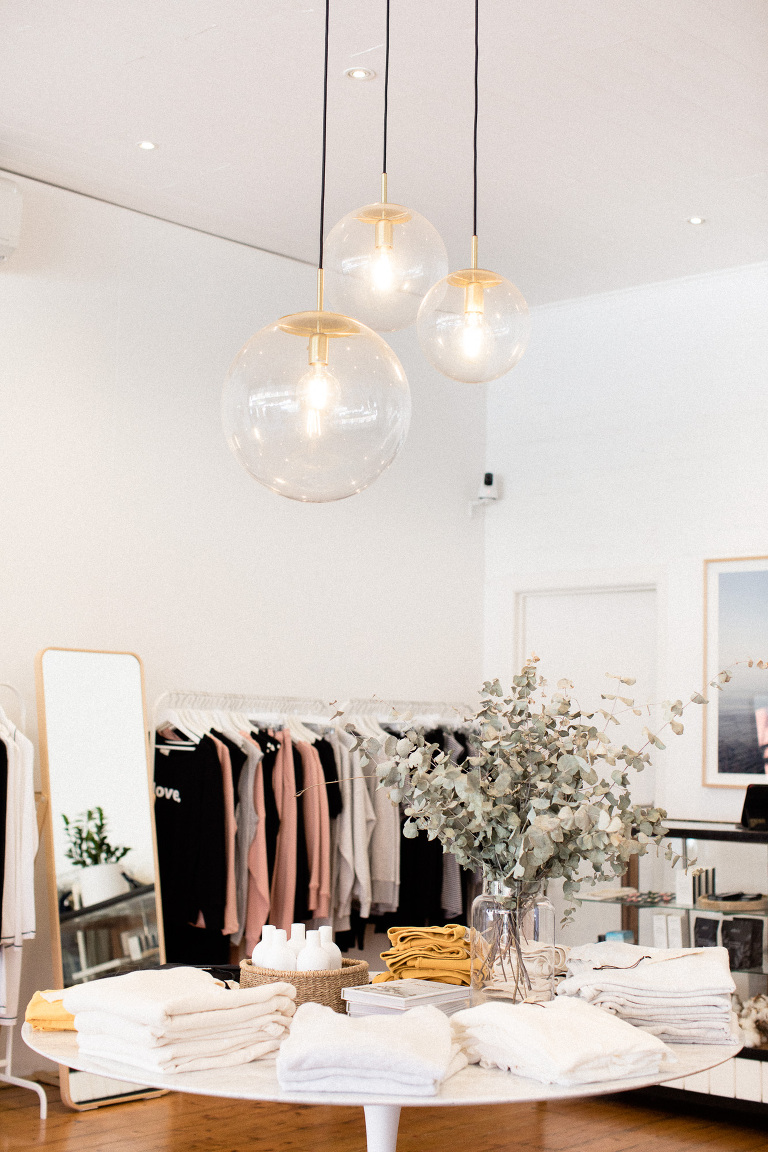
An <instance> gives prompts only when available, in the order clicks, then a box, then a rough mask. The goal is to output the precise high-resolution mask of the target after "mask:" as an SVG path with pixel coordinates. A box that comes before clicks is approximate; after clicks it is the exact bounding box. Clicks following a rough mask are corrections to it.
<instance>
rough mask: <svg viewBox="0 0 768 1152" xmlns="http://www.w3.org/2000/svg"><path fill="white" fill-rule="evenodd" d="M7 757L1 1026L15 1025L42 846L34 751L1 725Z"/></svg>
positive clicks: (0, 933) (0, 951) (16, 731)
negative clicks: (38, 821) (39, 846)
mask: <svg viewBox="0 0 768 1152" xmlns="http://www.w3.org/2000/svg"><path fill="white" fill-rule="evenodd" d="M0 744H2V745H3V748H4V751H5V756H4V764H5V772H4V774H3V775H4V778H5V787H4V788H3V791H2V795H3V797H4V813H3V815H4V820H3V829H4V844H3V879H2V893H1V896H2V900H1V901H0V1023H2V1024H13V1023H15V1021H16V1017H17V1014H18V1005H19V987H20V983H21V955H22V945H23V941H24V940H32V939H34V936H35V927H36V924H35V886H34V882H35V876H34V870H35V855H36V854H37V847H38V831H37V816H36V813H35V783H34V748H33V746H32V741H31V740H28V739H27V737H26V736H25V735H24V734H23V733H22V732H20V731H19V729H18V728H16V727H15V726H14V725H10V724H9V725H6V724H5V723H3V724H2V726H0Z"/></svg>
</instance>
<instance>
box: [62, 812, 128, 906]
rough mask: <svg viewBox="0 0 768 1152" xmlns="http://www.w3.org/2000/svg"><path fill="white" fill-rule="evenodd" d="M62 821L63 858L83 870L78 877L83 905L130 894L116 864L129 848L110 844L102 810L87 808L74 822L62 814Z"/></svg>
mask: <svg viewBox="0 0 768 1152" xmlns="http://www.w3.org/2000/svg"><path fill="white" fill-rule="evenodd" d="M61 818H62V820H63V821H64V831H65V832H66V835H67V839H68V840H69V848H68V849H67V851H66V853H65V855H66V857H67V859H69V860H71V861H72V863H73V864H76V865H77V866H78V867H79V868H82V869H83V871H82V873H81V875H80V877H79V888H80V900H81V902H82V906H83V907H87V906H88V905H90V904H100V903H101V901H102V900H111V899H112V898H113V897H114V896H121V895H122V894H123V893H125V892H130V890H131V885H130V884H129V883H128V881H127V880H126V878H125V876H124V875H123V870H122V868H121V867H120V864H119V861H120V860H122V859H123V857H124V856H127V855H128V853H129V852H130V848H125V847H123V846H113V845H112V844H110V843H109V840H108V839H107V820H106V817H105V815H104V809H103V808H89V809H88V811H87V812H81V813H80V815H79V816H77V817H76V818H75V819H74V820H70V819H69V818H68V817H67V816H65V815H64V813H62V815H61Z"/></svg>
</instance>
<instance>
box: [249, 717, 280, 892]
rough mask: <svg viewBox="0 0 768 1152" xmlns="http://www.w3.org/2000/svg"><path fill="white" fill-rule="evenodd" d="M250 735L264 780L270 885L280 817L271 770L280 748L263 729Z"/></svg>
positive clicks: (258, 729) (265, 826)
mask: <svg viewBox="0 0 768 1152" xmlns="http://www.w3.org/2000/svg"><path fill="white" fill-rule="evenodd" d="M251 735H252V736H253V738H254V740H255V741H256V743H257V744H258V745H259V748H261V751H262V760H261V770H262V778H263V780H264V812H265V818H264V832H265V835H266V840H267V867H268V869H269V883H270V885H271V884H272V875H273V873H274V870H275V855H276V853H277V834H278V832H279V831H280V816H279V814H278V811H277V801H276V800H275V790H274V788H273V786H272V770H273V768H274V767H275V760H277V752H278V749H279V747H280V745H279V743H278V741H277V740H276V738H275V737H274V736H270V734H269V732H268V731H267V730H266V729H265V728H256V729H255V730H254V731H253V732H252V733H251Z"/></svg>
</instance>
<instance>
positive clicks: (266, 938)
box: [251, 924, 277, 966]
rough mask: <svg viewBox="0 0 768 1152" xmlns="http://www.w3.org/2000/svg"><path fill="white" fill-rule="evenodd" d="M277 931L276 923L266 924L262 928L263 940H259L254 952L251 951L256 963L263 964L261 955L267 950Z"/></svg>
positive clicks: (252, 958)
mask: <svg viewBox="0 0 768 1152" xmlns="http://www.w3.org/2000/svg"><path fill="white" fill-rule="evenodd" d="M276 931H277V928H276V927H275V925H274V924H265V925H264V927H263V928H262V930H261V940H259V942H258V944H257V945H256V947H255V948H254V950H253V952H251V960H252V961H253V963H254V964H258V965H259V966H260V965H261V957H262V955H263V954H264V953H265V952H266V950H267V945H268V944H269V942H270V940H271V939H272V937H273V936H274V934H275V932H276Z"/></svg>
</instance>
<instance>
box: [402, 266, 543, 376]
mask: <svg viewBox="0 0 768 1152" xmlns="http://www.w3.org/2000/svg"><path fill="white" fill-rule="evenodd" d="M416 331H417V333H418V337H419V344H420V345H421V350H422V352H423V353H424V355H425V356H426V358H427V360H429V362H430V364H433V365H434V366H435V368H437V370H438V371H439V372H442V373H443V375H444V376H450V378H451V379H452V380H460V381H462V382H463V383H465V384H482V383H484V382H485V381H487V380H496V379H497V378H498V377H499V376H503V375H504V373H505V372H509V370H510V368H514V366H515V364H517V362H518V360H519V359H520V357H521V356H522V355H523V352H525V349H526V345H527V344H528V335H529V331H530V317H529V314H528V305H527V304H526V302H525V300H524V298H523V296H522V293H521V292H520V290H519V289H518V288H516V287H515V285H514V284H513V283H512V282H511V281H510V280H505V279H504V277H503V276H499V275H498V273H496V272H488V271H487V270H486V269H485V268H462V269H461V270H460V271H459V272H452V273H451V275H450V276H447V277H446V278H445V279H444V280H441V281H440V282H439V283H438V284H435V285H434V287H433V288H431V289H430V291H429V292H428V293H427V295H426V296H425V297H424V301H423V303H422V305H421V307H420V309H419V315H418V319H417V321H416Z"/></svg>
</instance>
